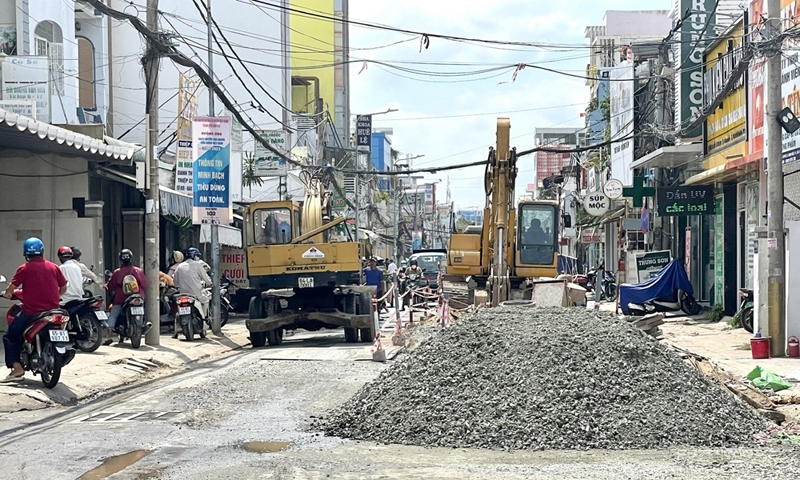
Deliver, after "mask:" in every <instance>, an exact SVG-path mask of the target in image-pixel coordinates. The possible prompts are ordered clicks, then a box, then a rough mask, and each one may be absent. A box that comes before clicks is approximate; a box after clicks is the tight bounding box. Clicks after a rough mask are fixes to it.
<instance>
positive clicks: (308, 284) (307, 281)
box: [297, 277, 314, 288]
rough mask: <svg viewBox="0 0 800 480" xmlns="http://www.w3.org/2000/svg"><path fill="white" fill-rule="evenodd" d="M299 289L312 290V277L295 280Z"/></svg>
mask: <svg viewBox="0 0 800 480" xmlns="http://www.w3.org/2000/svg"><path fill="white" fill-rule="evenodd" d="M297 286H298V287H300V288H314V277H300V278H298V279H297Z"/></svg>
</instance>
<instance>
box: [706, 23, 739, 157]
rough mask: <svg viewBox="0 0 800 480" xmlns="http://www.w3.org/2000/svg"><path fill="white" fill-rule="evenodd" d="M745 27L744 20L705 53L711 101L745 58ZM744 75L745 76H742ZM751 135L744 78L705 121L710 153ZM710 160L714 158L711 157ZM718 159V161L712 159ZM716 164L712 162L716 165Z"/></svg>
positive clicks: (709, 101) (709, 99)
mask: <svg viewBox="0 0 800 480" xmlns="http://www.w3.org/2000/svg"><path fill="white" fill-rule="evenodd" d="M743 38H744V27H743V23H742V22H741V21H740V22H739V23H738V24H737V25H736V27H735V28H733V29H732V30H731V31H730V33H729V34H727V35H725V40H722V41H719V42H717V43H716V44H715V45H714V46H713V47H712V48H711V49H709V50H708V51H707V52H706V54H705V63H706V66H705V72H704V73H703V97H704V101H705V102H707V103H708V104H710V103H711V102H713V100H714V99H716V98H717V97H718V96H719V95H720V94H721V92H722V91H724V88H725V85H727V83H728V79H729V78H730V77H731V75H732V74H733V71H734V70H735V69H736V67H737V66H738V64H739V63H740V61H741V58H742V52H743V48H742V47H743ZM742 78H743V77H742ZM746 138H747V99H746V96H745V85H744V81H743V79H741V80H739V81H737V82H736V83H735V87H734V89H733V90H732V91H731V92H730V93H729V94H728V95H726V96H725V98H724V99H723V100H722V104H720V106H719V107H717V108H716V110H714V112H713V113H711V115H709V116H708V118H707V119H706V122H705V139H706V156H707V157H709V156H712V155H714V154H716V153H719V152H721V151H723V150H725V149H728V148H730V147H733V146H734V145H737V144H739V143H740V142H743V141H744V140H745V139H746ZM709 160H710V159H709ZM709 163H718V162H709ZM713 166H714V165H709V167H713Z"/></svg>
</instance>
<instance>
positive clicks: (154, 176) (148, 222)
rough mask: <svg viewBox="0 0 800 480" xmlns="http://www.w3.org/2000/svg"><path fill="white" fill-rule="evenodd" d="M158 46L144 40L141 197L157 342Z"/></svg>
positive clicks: (150, 334) (154, 15) (149, 337)
mask: <svg viewBox="0 0 800 480" xmlns="http://www.w3.org/2000/svg"><path fill="white" fill-rule="evenodd" d="M147 28H148V29H150V30H151V31H153V32H157V31H158V0H147ZM159 55H160V53H159V49H158V48H156V46H155V45H153V42H152V41H148V42H147V50H146V52H145V59H144V60H145V61H144V70H145V78H146V82H147V85H146V90H147V99H146V103H145V108H146V109H147V122H146V123H147V135H146V141H145V143H146V149H147V152H146V160H145V162H146V167H147V168H146V170H147V182H149V185H148V186H149V188H148V189H147V197H146V199H145V225H144V257H145V260H144V272H145V279H146V280H147V288H146V289H145V298H146V299H147V301H146V302H145V320H146V322H147V323H150V324H151V325H152V327H150V329H149V330H148V331H147V333H146V334H145V338H144V341H145V344H147V345H151V346H158V345H159V344H160V343H161V322H160V320H161V319H160V315H161V312H160V307H161V304H160V302H159V301H158V298H159V282H158V272H159V271H160V268H159V267H160V265H159V250H160V247H159V228H158V226H159V225H158V223H159V220H160V212H159V210H160V207H159V196H160V192H159V183H158V155H155V152H154V151H153V150H154V149H155V147H156V145H158V70H159V63H160V62H161V58H160V56H159Z"/></svg>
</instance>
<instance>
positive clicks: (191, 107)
mask: <svg viewBox="0 0 800 480" xmlns="http://www.w3.org/2000/svg"><path fill="white" fill-rule="evenodd" d="M199 87H200V84H199V83H198V82H197V81H196V80H194V79H192V78H189V77H188V76H186V75H184V74H183V73H181V74H180V75H179V77H178V120H177V124H178V126H177V130H176V132H175V133H176V134H177V138H176V140H177V142H178V143H177V145H178V146H177V148H176V151H175V157H176V158H175V191H177V192H181V193H185V194H187V195H191V194H192V191H193V189H192V182H193V179H192V177H193V173H192V164H193V161H194V158H193V155H194V153H193V151H192V119H193V118H194V116H195V115H197V106H198V99H197V91H198V89H199Z"/></svg>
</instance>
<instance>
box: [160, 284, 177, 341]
mask: <svg viewBox="0 0 800 480" xmlns="http://www.w3.org/2000/svg"><path fill="white" fill-rule="evenodd" d="M177 293H178V289H177V288H176V287H174V286H173V287H168V286H167V285H166V284H165V283H163V282H162V283H161V284H160V286H159V296H158V298H159V303H160V306H159V315H160V316H161V317H163V316H165V315H166V316H167V317H168V318H169V321H166V320H163V321H162V322H161V328H164V327H167V330H168V331H170V332H173V331H175V314H176V313H177V311H178V307H177V305H175V302H173V301H172V297H173V296H174V295H175V294H177Z"/></svg>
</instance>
